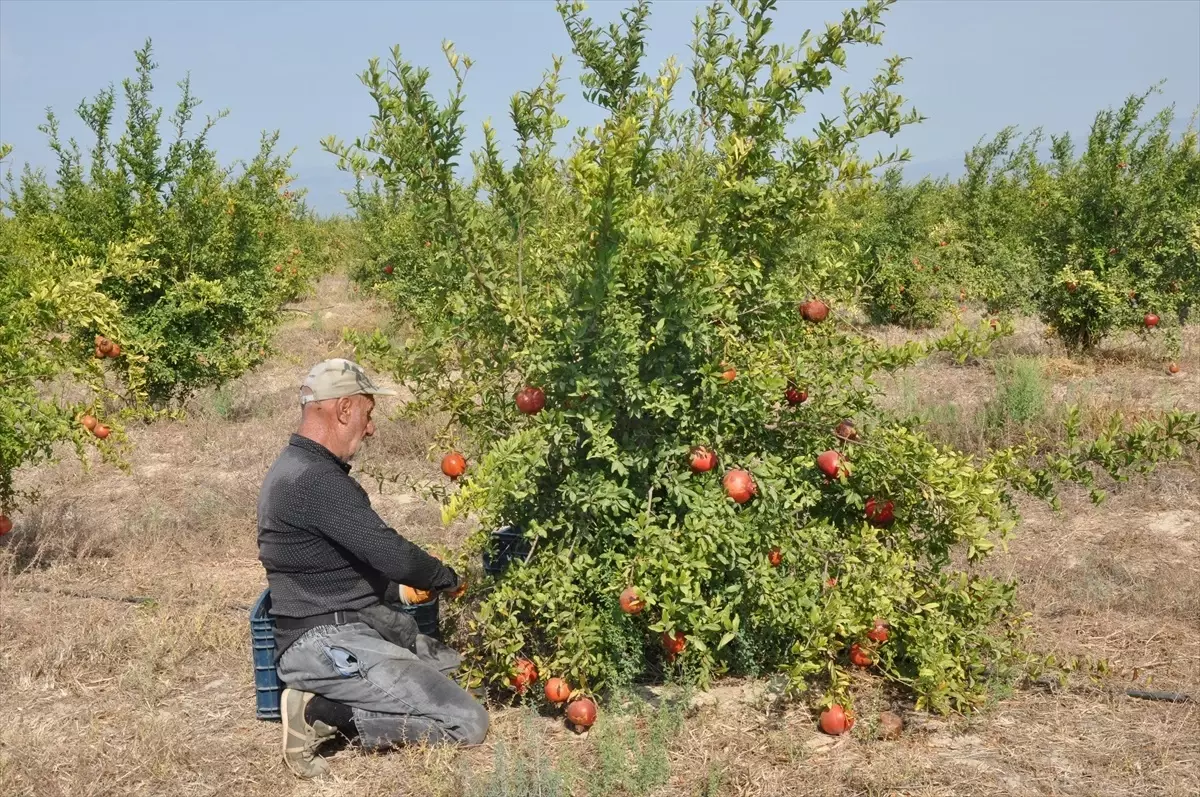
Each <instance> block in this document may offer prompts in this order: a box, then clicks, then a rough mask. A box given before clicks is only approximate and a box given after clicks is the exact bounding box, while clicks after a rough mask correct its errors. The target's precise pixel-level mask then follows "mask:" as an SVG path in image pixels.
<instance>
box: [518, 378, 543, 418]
mask: <svg viewBox="0 0 1200 797" xmlns="http://www.w3.org/2000/svg"><path fill="white" fill-rule="evenodd" d="M516 401H517V409H518V410H520V411H521V412H523V413H525V414H526V415H537V414H538V413H539V412H541V411H542V407H545V406H546V394H545V393H544V392H543V391H542V389H541V388H540V387H533V386H532V385H526V386H525V387H523V388H521V389H520V390H519V391H517V395H516Z"/></svg>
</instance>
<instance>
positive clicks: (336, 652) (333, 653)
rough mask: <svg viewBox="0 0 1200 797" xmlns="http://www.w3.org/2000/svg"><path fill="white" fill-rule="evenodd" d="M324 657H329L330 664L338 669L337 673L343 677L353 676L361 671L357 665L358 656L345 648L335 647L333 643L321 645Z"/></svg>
mask: <svg viewBox="0 0 1200 797" xmlns="http://www.w3.org/2000/svg"><path fill="white" fill-rule="evenodd" d="M321 649H322V651H324V653H325V655H326V657H328V658H329V662H330V664H332V665H333V668H334V669H335V670H337V671H338V675H340V676H342V677H343V678H353V677H354V676H356V675H361V674H362V671H361V670H360V668H359V666H358V657H357V656H355V655H354V654H353V653H351V652H350V651H348V650H346V649H345V648H339V647H335V646H334V645H322V646H321Z"/></svg>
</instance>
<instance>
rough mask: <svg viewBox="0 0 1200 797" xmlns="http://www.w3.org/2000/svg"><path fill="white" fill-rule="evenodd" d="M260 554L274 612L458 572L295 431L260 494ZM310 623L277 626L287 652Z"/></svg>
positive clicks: (370, 600)
mask: <svg viewBox="0 0 1200 797" xmlns="http://www.w3.org/2000/svg"><path fill="white" fill-rule="evenodd" d="M258 558H259V560H260V561H261V562H262V563H263V567H264V568H266V571H267V584H268V585H269V586H270V589H271V614H273V615H277V616H283V617H308V616H310V615H314V614H324V613H326V612H332V611H335V610H338V609H362V608H364V607H366V606H370V605H372V604H375V603H378V602H379V601H380V599H381V598H383V597H384V593H385V592H386V591H387V589H388V586H389V584H391V583H395V584H408V585H409V586H412V587H416V588H417V589H433V590H444V589H451V588H453V587H454V586H456V585H457V584H458V575H457V574H456V573H455V572H454V570H453V569H451V568H450V567H447V566H446V565H444V564H442V562H441V561H440V560H439V559H437V558H436V557H434V556H431V555H430V554H428V553H426V552H425V551H423V550H422V549H421V548H420V547H419V546H417V545H416V544H414V543H412V542H409V541H408V540H406V539H404V538H403V537H401V536H400V534H399V533H397V532H396V531H395V529H392V528H390V527H389V526H388V524H387V523H385V522H384V521H383V519H382V518H380V517H379V515H378V514H376V513H375V510H374V509H372V508H371V500H370V498H368V497H367V492H366V490H364V489H363V488H362V485H360V484H359V483H358V482H357V481H356V480H354V479H353V478H352V477H351V476H350V465H349V464H348V463H346V462H343V461H342V460H341V459H339V458H337V457H336V456H334V455H333V453H332V452H330V451H329V449H327V448H325V446H323V445H321V444H320V443H317V442H315V441H313V440H310V439H308V438H307V437H303V436H301V435H298V434H293V435H292V436H291V439H290V440H289V442H288V446H287V447H286V448H285V449H284V450H283V452H282V453H281V454H280V455H279V458H278V459H276V460H275V463H274V464H273V465H272V466H271V469H270V470H269V471H267V475H266V478H265V479H264V481H263V487H262V492H261V493H260V494H259V498H258ZM303 633H304V632H303V631H285V630H283V629H278V628H277V629H276V631H275V640H276V645H277V648H278V651H277V654H278V655H281V654H282V653H283V651H284V650H286V649H287V646H288V645H290V644H291V643H292V642H294V641H295V640H296V639H297V638H299V637H300V635H301V634H303Z"/></svg>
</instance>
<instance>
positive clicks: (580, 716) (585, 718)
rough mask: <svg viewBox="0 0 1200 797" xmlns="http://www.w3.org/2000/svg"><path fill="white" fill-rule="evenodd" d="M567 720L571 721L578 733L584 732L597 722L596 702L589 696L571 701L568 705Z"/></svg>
mask: <svg viewBox="0 0 1200 797" xmlns="http://www.w3.org/2000/svg"><path fill="white" fill-rule="evenodd" d="M567 722H569V723H571V725H572V726H573V727H574V728H575V732H576V733H583V732H584V731H586V730H587V729H588V728H590V727H592V726H593V725H595V724H596V704H595V703H593V702H592V700H591V698H587V697H581V698H579V699H578V700H573V701H571V704H570V705H569V706H567Z"/></svg>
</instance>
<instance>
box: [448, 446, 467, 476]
mask: <svg viewBox="0 0 1200 797" xmlns="http://www.w3.org/2000/svg"><path fill="white" fill-rule="evenodd" d="M466 470H467V461H466V460H465V459H463V455H462V454H460V453H458V452H457V451H451V452H450V453H449V454H447V455H446V456H444V457H442V473H444V474H446V475H447V476H449V477H450V478H451V479H457V478H458V477H459V476H462V475H463V474H464V473H465V472H466Z"/></svg>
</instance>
